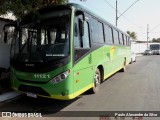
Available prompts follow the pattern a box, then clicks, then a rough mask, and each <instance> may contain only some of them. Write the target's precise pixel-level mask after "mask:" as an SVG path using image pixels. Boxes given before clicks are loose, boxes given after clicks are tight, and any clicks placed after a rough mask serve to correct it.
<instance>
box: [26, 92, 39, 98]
mask: <svg viewBox="0 0 160 120" xmlns="http://www.w3.org/2000/svg"><path fill="white" fill-rule="evenodd" d="M27 96H28V97H33V98H37V95H36V94H34V93H27Z"/></svg>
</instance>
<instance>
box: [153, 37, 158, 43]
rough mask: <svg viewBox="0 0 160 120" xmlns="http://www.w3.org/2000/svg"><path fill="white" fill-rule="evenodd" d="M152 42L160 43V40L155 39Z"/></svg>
mask: <svg viewBox="0 0 160 120" xmlns="http://www.w3.org/2000/svg"><path fill="white" fill-rule="evenodd" d="M152 42H156V43H160V38H157V39H155V38H153V39H152Z"/></svg>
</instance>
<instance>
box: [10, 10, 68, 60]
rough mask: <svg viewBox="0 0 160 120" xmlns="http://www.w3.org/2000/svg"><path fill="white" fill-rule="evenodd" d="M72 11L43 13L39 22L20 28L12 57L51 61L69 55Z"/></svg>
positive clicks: (25, 24)
mask: <svg viewBox="0 0 160 120" xmlns="http://www.w3.org/2000/svg"><path fill="white" fill-rule="evenodd" d="M69 21H70V12H69V11H65V12H64V13H63V11H61V12H60V11H59V12H55V13H52V15H51V14H48V15H46V14H45V15H42V16H40V18H39V19H38V20H37V22H34V21H32V22H30V23H25V22H24V21H22V22H23V24H22V25H20V26H19V28H18V34H17V39H15V40H14V41H13V44H12V45H13V46H12V49H11V58H12V59H14V60H16V61H20V62H49V61H54V60H59V59H62V58H65V57H67V56H68V55H69V24H70V22H69Z"/></svg>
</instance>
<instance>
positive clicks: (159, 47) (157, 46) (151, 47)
mask: <svg viewBox="0 0 160 120" xmlns="http://www.w3.org/2000/svg"><path fill="white" fill-rule="evenodd" d="M150 49H151V50H159V49H160V45H159V44H153V45H150Z"/></svg>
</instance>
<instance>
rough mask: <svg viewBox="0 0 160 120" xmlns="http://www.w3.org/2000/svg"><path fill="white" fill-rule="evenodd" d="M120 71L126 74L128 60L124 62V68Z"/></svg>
mask: <svg viewBox="0 0 160 120" xmlns="http://www.w3.org/2000/svg"><path fill="white" fill-rule="evenodd" d="M120 71H121V72H125V71H126V60H124V63H123V68H122V69H121V70H120Z"/></svg>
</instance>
